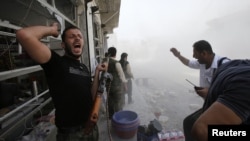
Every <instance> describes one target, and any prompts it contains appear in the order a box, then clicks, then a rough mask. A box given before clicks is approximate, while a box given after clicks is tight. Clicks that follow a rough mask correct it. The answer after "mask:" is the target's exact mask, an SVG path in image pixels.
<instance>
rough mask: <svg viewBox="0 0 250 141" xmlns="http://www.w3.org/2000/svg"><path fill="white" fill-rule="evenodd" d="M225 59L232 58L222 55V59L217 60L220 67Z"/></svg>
mask: <svg viewBox="0 0 250 141" xmlns="http://www.w3.org/2000/svg"><path fill="white" fill-rule="evenodd" d="M225 59H226V60H230V59H229V58H227V57H222V58H220V60H218V62H217V68H218V67H219V66H221V64H222V62H223V61H224V60H225Z"/></svg>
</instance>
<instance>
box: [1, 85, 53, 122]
mask: <svg viewBox="0 0 250 141" xmlns="http://www.w3.org/2000/svg"><path fill="white" fill-rule="evenodd" d="M48 92H49V90H48V89H47V90H45V91H44V92H42V93H41V94H39V95H37V96H36V97H34V98H32V99H30V100H29V101H27V102H25V103H24V104H22V105H20V106H18V107H17V108H15V109H14V110H12V111H10V112H9V113H7V114H5V115H4V116H3V117H1V118H0V122H2V121H4V120H5V119H6V118H8V117H10V116H11V115H13V114H14V113H16V112H17V111H18V110H20V109H22V108H23V107H25V106H27V105H28V104H30V103H31V102H33V101H36V100H37V99H38V98H39V97H41V96H43V95H45V94H46V93H48Z"/></svg>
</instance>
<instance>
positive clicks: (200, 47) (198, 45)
mask: <svg viewBox="0 0 250 141" xmlns="http://www.w3.org/2000/svg"><path fill="white" fill-rule="evenodd" d="M193 47H194V49H195V50H197V51H198V52H203V51H207V52H208V53H213V49H212V46H211V45H210V44H209V43H208V42H207V41H205V40H200V41H197V42H195V43H194V45H193Z"/></svg>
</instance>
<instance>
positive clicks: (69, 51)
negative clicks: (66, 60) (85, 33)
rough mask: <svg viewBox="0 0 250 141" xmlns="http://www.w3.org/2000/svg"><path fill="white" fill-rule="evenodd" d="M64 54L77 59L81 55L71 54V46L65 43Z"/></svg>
mask: <svg viewBox="0 0 250 141" xmlns="http://www.w3.org/2000/svg"><path fill="white" fill-rule="evenodd" d="M64 50H65V54H66V55H67V56H69V57H72V58H75V59H79V57H81V55H75V54H73V52H72V51H71V48H70V47H69V46H68V45H67V44H65V49H64Z"/></svg>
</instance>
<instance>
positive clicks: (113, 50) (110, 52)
mask: <svg viewBox="0 0 250 141" xmlns="http://www.w3.org/2000/svg"><path fill="white" fill-rule="evenodd" d="M108 55H109V56H111V57H114V56H116V48H115V47H110V48H109V49H108Z"/></svg>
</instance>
